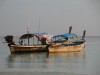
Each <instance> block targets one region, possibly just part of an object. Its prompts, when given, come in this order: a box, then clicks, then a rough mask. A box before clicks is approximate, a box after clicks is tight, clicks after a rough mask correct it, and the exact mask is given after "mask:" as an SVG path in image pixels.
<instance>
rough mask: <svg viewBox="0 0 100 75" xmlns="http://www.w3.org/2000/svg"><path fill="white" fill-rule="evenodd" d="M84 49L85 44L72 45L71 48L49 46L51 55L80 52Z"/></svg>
mask: <svg viewBox="0 0 100 75" xmlns="http://www.w3.org/2000/svg"><path fill="white" fill-rule="evenodd" d="M84 47H85V45H84V44H79V45H70V46H65V45H54V46H49V47H48V51H49V52H51V53H53V52H78V51H82V50H83V48H84Z"/></svg>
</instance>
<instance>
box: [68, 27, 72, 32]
mask: <svg viewBox="0 0 100 75" xmlns="http://www.w3.org/2000/svg"><path fill="white" fill-rule="evenodd" d="M71 31H72V26H70V27H69V34H70V33H71Z"/></svg>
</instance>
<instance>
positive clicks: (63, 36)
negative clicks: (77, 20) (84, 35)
mask: <svg viewBox="0 0 100 75" xmlns="http://www.w3.org/2000/svg"><path fill="white" fill-rule="evenodd" d="M73 36H76V35H75V34H73V33H71V34H69V33H65V34H60V35H56V36H53V37H52V38H57V37H62V38H66V37H73Z"/></svg>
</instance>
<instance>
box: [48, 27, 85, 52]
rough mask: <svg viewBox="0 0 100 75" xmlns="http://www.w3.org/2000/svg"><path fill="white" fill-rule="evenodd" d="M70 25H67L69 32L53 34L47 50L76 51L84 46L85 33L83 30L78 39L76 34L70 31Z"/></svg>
mask: <svg viewBox="0 0 100 75" xmlns="http://www.w3.org/2000/svg"><path fill="white" fill-rule="evenodd" d="M71 30H72V26H70V27H69V33H65V34H60V35H56V36H53V37H52V38H53V39H52V40H53V41H52V43H51V44H50V46H49V47H48V51H49V52H77V51H81V50H83V48H85V44H84V43H85V42H86V40H85V34H86V31H85V30H84V31H83V36H82V38H81V39H78V36H77V35H76V34H73V33H71Z"/></svg>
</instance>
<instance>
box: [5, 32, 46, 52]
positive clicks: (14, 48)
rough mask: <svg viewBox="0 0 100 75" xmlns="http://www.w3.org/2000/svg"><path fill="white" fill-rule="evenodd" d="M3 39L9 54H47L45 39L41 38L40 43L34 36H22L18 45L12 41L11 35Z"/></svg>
mask: <svg viewBox="0 0 100 75" xmlns="http://www.w3.org/2000/svg"><path fill="white" fill-rule="evenodd" d="M4 39H5V41H6V42H7V43H8V46H9V48H10V52H11V53H23V52H24V53H29V52H47V44H46V41H45V40H46V39H45V38H43V37H42V39H41V40H42V41H40V39H39V37H38V36H37V35H36V34H30V33H28V34H24V35H22V36H20V38H19V42H18V43H15V42H14V41H13V36H12V35H7V36H5V37H4ZM34 39H35V40H34Z"/></svg>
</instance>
